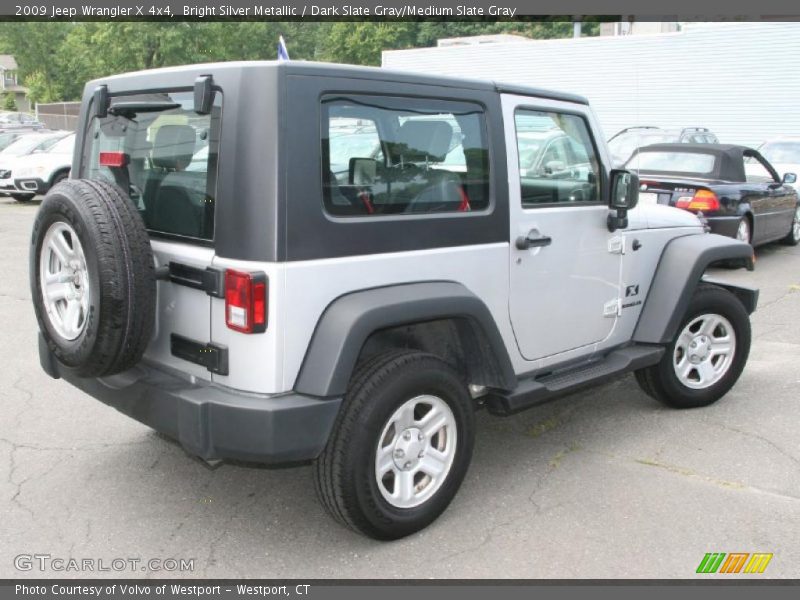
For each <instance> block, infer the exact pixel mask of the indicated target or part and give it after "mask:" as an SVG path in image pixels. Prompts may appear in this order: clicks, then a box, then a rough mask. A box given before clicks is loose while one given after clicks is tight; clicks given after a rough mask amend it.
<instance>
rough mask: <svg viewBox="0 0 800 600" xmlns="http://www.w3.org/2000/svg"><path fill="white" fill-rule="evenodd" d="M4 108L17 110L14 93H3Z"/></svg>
mask: <svg viewBox="0 0 800 600" xmlns="http://www.w3.org/2000/svg"><path fill="white" fill-rule="evenodd" d="M3 110H10V111H12V112H17V101H16V100H14V94H8V93H7V94H3Z"/></svg>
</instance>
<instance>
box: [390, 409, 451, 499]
mask: <svg viewBox="0 0 800 600" xmlns="http://www.w3.org/2000/svg"><path fill="white" fill-rule="evenodd" d="M457 443H458V434H457V429H456V419H455V416H454V415H453V411H452V410H451V409H450V407H449V406H448V405H447V403H446V402H445V401H444V400H442V399H441V398H439V397H438V396H428V395H426V396H417V397H416V398H412V399H411V400H408V401H407V402H405V403H404V404H403V405H402V406H401V407H400V408H398V409H397V410H396V411H395V412H394V414H393V415H392V416H391V417H390V418H389V420H388V421H387V422H386V425H385V426H384V428H383V432H382V433H381V436H380V439H379V442H378V444H377V447H376V449H375V479H376V481H377V482H378V489H379V490H380V492H381V495H382V496H383V498H384V499H385V500H386V501H387V502H388V503H389V504H391V505H392V506H395V507H397V508H413V507H415V506H419V505H420V504H422V503H423V502H425V501H426V500H427V499H428V498H430V497H431V496H433V495H434V494H435V493H436V492H437V491H438V490H439V488H440V487H442V483H444V481H445V480H446V479H447V475H448V474H449V473H450V468H451V467H452V466H453V459H454V458H455V455H456V444H457Z"/></svg>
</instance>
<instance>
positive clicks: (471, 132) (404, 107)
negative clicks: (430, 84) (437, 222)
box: [321, 96, 489, 217]
mask: <svg viewBox="0 0 800 600" xmlns="http://www.w3.org/2000/svg"><path fill="white" fill-rule="evenodd" d="M486 136H487V134H486V118H485V114H484V110H483V107H482V106H480V105H478V104H473V103H468V102H454V101H444V100H435V99H414V98H397V97H378V96H348V97H341V96H327V97H324V98H323V100H322V124H321V140H322V174H321V176H322V187H323V198H324V204H325V210H326V211H327V212H328V213H329V214H331V215H334V216H369V217H380V216H383V215H404V214H420V213H423V214H424V213H445V212H470V211H482V210H485V209H486V208H487V207H488V206H489V150H488V143H487V137H486Z"/></svg>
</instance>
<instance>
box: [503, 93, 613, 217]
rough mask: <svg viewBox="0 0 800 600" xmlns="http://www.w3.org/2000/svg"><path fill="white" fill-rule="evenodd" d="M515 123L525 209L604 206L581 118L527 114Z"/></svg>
mask: <svg viewBox="0 0 800 600" xmlns="http://www.w3.org/2000/svg"><path fill="white" fill-rule="evenodd" d="M514 120H515V125H516V130H517V150H518V153H519V175H520V186H521V192H522V206H523V208H534V207H536V206H541V205H543V204H560V203H565V202H570V203H572V202H576V203H586V202H598V201H599V200H600V177H599V173H600V171H599V162H598V160H597V154H596V153H595V150H594V145H593V144H592V139H591V137H590V135H589V129H588V127H587V126H586V122H585V121H584V120H583V118H582V117H579V116H577V115H568V114H561V113H555V112H546V111H535V110H528V109H524V110H518V111H517V112H516V115H515V117H514Z"/></svg>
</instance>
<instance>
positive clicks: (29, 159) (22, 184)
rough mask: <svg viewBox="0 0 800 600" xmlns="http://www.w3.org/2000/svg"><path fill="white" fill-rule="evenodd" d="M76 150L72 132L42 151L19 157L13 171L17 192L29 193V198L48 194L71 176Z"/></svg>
mask: <svg viewBox="0 0 800 600" xmlns="http://www.w3.org/2000/svg"><path fill="white" fill-rule="evenodd" d="M74 150H75V134H71V135H67V136H65V137H63V138H61V139H59V140H58V141H57V142H56V143H55V144H53V145H52V146H49V147H48V148H46V149H44V150H42V151H41V152H33V153H31V154H29V155H28V156H26V157H24V158H19V159H17V161H16V165H15V167H16V168H15V169H13V171H12V176H13V177H14V187H15V188H16V190H18V192H17V194H18V195H21V194H28V198H33V197H34V196H35V195H37V194H46V193H47V191H48V190H49V189H50V188H51V187H53V186H54V185H56V184H57V183H60V182H61V181H64V180H65V179H66V178H67V177H69V171H70V168H71V167H72V153H73V151H74Z"/></svg>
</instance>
